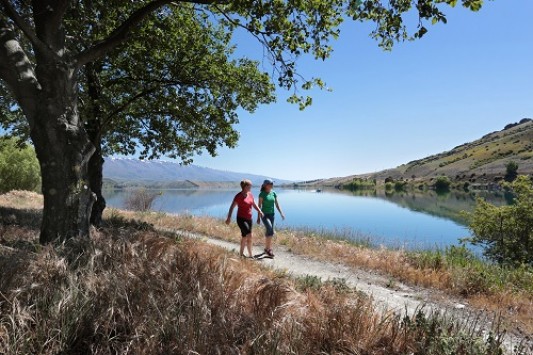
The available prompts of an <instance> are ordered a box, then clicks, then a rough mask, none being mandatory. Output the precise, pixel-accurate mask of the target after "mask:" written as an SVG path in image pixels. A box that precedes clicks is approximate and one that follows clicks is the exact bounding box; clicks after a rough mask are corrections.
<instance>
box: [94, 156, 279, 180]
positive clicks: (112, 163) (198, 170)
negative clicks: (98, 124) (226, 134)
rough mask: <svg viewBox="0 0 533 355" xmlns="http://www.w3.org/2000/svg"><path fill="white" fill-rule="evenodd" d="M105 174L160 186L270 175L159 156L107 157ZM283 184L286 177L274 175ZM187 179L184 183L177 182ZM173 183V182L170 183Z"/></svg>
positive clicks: (260, 178)
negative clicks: (162, 158)
mask: <svg viewBox="0 0 533 355" xmlns="http://www.w3.org/2000/svg"><path fill="white" fill-rule="evenodd" d="M104 178H105V179H107V180H108V181H109V180H112V181H115V182H120V183H128V184H141V185H142V184H145V185H157V186H158V187H162V186H180V187H184V186H189V187H201V186H203V185H209V184H210V183H219V184H218V185H217V186H224V184H220V183H232V182H238V181H241V180H242V179H249V180H251V181H252V182H253V183H254V185H259V184H261V183H262V182H263V180H265V179H266V178H272V177H269V176H262V175H253V174H247V173H237V172H232V171H223V170H216V169H211V168H204V167H201V166H197V165H186V166H182V165H180V164H178V163H175V162H170V161H162V160H137V159H117V158H109V159H106V161H105V163H104ZM274 180H275V181H276V183H279V184H283V183H287V182H289V181H287V180H281V179H274ZM179 182H186V183H187V184H177V183H179ZM173 184H174V185H173Z"/></svg>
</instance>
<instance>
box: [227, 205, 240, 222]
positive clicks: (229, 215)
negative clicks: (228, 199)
mask: <svg viewBox="0 0 533 355" xmlns="http://www.w3.org/2000/svg"><path fill="white" fill-rule="evenodd" d="M235 206H237V202H235V201H233V202H232V203H231V206H230V207H229V211H228V218H226V224H230V222H231V215H232V214H233V210H234V209H235Z"/></svg>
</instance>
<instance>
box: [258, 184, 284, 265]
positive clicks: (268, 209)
mask: <svg viewBox="0 0 533 355" xmlns="http://www.w3.org/2000/svg"><path fill="white" fill-rule="evenodd" d="M273 187H274V181H272V180H270V179H267V180H265V181H264V182H263V185H262V186H261V193H260V194H259V203H258V206H259V208H260V209H261V211H262V212H263V224H264V225H265V229H266V232H265V253H266V254H267V255H268V256H270V257H274V253H273V252H272V237H273V236H274V215H275V208H277V209H278V211H279V214H280V215H281V218H282V219H283V220H285V214H283V211H282V210H281V207H280V206H279V202H278V195H277V194H276V193H275V192H274V191H273V190H272V189H273ZM274 207H275V208H274ZM260 223H261V219H260V217H259V216H257V224H260Z"/></svg>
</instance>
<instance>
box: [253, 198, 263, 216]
mask: <svg viewBox="0 0 533 355" xmlns="http://www.w3.org/2000/svg"><path fill="white" fill-rule="evenodd" d="M254 208H255V210H256V211H257V213H258V214H259V215H260V216H261V217H263V216H264V213H263V211H261V209H260V208H259V206H257V203H255V200H254Z"/></svg>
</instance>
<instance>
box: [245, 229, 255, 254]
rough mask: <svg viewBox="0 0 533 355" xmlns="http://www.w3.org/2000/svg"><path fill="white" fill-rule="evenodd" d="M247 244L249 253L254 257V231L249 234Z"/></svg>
mask: <svg viewBox="0 0 533 355" xmlns="http://www.w3.org/2000/svg"><path fill="white" fill-rule="evenodd" d="M245 239H246V246H247V248H248V255H249V256H250V258H252V257H253V256H254V255H253V254H252V233H250V234H248V235H247V236H246V238H245Z"/></svg>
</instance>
